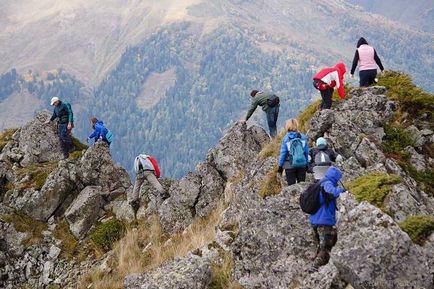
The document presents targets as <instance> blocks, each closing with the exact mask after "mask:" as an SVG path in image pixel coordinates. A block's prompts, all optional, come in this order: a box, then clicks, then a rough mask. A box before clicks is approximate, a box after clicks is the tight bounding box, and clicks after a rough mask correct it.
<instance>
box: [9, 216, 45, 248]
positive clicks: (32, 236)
mask: <svg viewBox="0 0 434 289" xmlns="http://www.w3.org/2000/svg"><path fill="white" fill-rule="evenodd" d="M0 220H1V221H3V222H6V223H10V224H12V225H13V226H14V228H15V230H17V231H18V232H21V233H27V234H28V236H27V238H26V239H25V240H23V243H22V244H23V245H24V246H26V247H28V246H31V245H33V244H37V243H39V242H40V241H41V240H42V239H43V235H42V231H45V230H47V224H46V223H44V222H41V221H37V220H34V219H32V218H31V217H29V216H27V215H26V214H24V213H22V212H19V211H16V212H14V213H13V214H7V215H2V216H0Z"/></svg>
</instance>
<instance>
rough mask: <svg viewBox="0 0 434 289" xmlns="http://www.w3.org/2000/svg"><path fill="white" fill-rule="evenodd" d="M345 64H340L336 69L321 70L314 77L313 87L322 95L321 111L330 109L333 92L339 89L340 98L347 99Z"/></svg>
mask: <svg viewBox="0 0 434 289" xmlns="http://www.w3.org/2000/svg"><path fill="white" fill-rule="evenodd" d="M346 71H347V70H346V68H345V64H343V63H338V64H336V65H335V66H334V67H327V68H324V69H322V70H320V71H319V72H318V73H317V74H315V75H314V76H313V86H314V87H315V88H316V89H317V90H319V91H320V93H321V98H322V101H321V109H330V108H331V107H332V103H333V91H334V88H336V89H337V92H338V95H339V97H340V98H342V99H343V98H345V90H344V86H345V83H344V75H345V72H346Z"/></svg>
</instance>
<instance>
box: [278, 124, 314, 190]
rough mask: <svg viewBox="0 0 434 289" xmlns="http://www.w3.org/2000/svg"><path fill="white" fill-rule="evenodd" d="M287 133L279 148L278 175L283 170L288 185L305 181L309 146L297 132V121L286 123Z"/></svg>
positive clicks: (303, 136) (305, 139)
mask: <svg viewBox="0 0 434 289" xmlns="http://www.w3.org/2000/svg"><path fill="white" fill-rule="evenodd" d="M285 129H286V131H287V133H286V135H285V137H284V138H283V140H282V144H281V148H280V158H279V169H278V173H279V174H282V172H283V170H285V176H286V181H287V183H288V185H289V186H290V185H292V184H295V183H296V182H297V183H299V182H304V181H305V180H306V171H307V166H308V159H309V145H308V139H307V137H306V135H304V134H302V133H300V132H299V131H298V121H297V120H296V119H295V118H293V119H290V120H288V121H287V122H286V125H285Z"/></svg>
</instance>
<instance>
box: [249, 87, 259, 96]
mask: <svg viewBox="0 0 434 289" xmlns="http://www.w3.org/2000/svg"><path fill="white" fill-rule="evenodd" d="M258 92H259V90H256V89H254V90H252V92H251V93H250V96H251V97H255V96H256V94H257V93H258Z"/></svg>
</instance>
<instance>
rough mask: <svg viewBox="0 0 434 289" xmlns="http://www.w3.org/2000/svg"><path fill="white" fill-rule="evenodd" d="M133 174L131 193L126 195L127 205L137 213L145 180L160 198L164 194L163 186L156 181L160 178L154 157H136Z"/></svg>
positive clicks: (142, 155) (141, 155)
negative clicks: (134, 180)
mask: <svg viewBox="0 0 434 289" xmlns="http://www.w3.org/2000/svg"><path fill="white" fill-rule="evenodd" d="M134 172H135V173H136V182H135V183H134V189H133V191H132V192H131V193H130V194H129V195H128V203H129V204H130V205H131V207H132V208H133V210H134V211H135V212H137V210H138V209H139V207H140V200H139V198H140V188H141V187H142V185H143V183H144V181H145V179H146V180H147V181H148V183H149V184H150V185H152V186H153V187H154V188H155V189H156V190H157V191H158V193H159V194H160V196H164V193H165V192H164V188H163V186H162V185H161V183H160V182H159V181H158V179H159V178H160V168H159V167H158V163H157V160H156V159H155V158H154V157H152V156H150V155H145V154H140V155H138V156H137V157H136V158H135V159H134Z"/></svg>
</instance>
